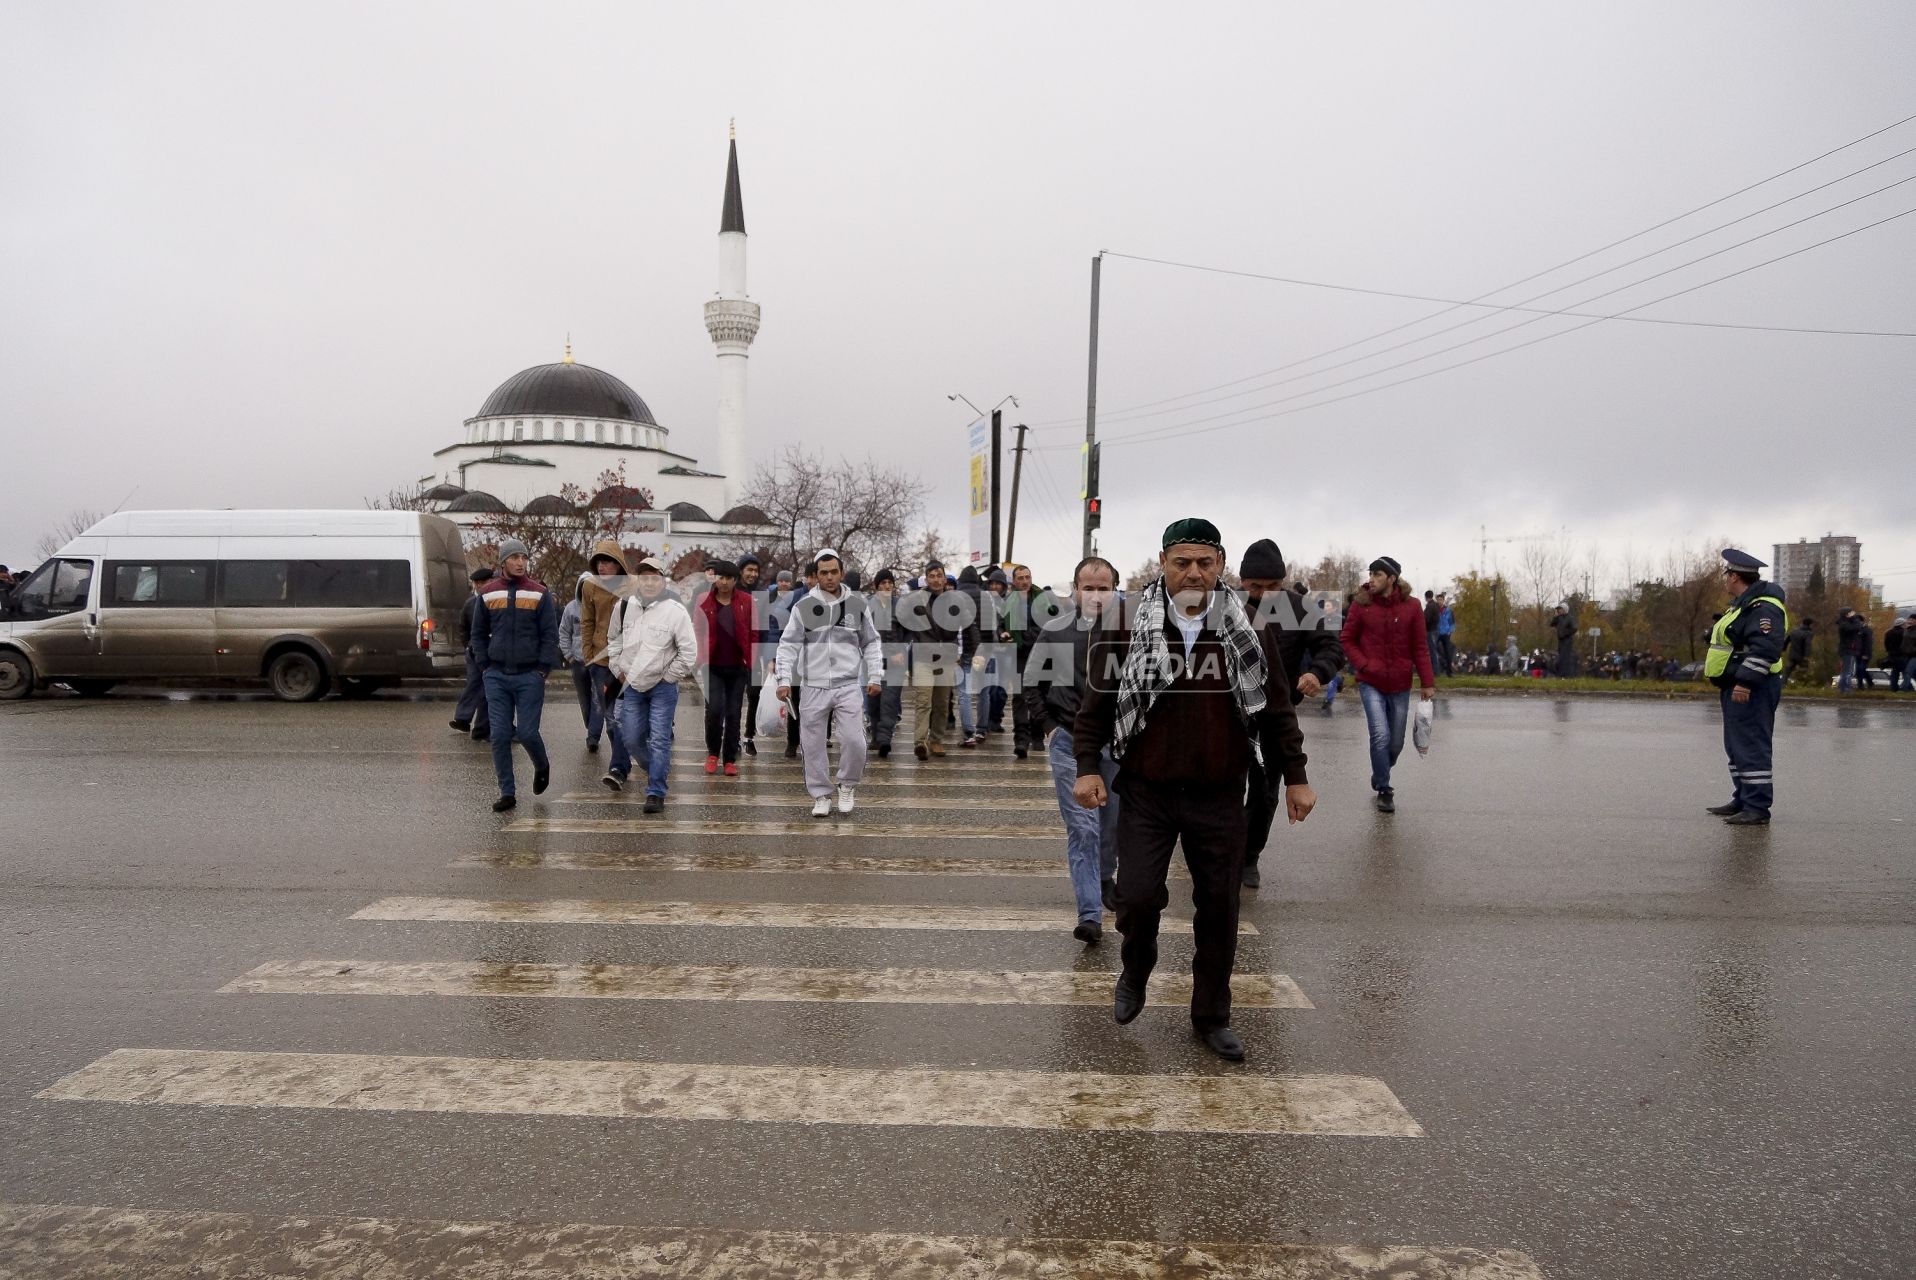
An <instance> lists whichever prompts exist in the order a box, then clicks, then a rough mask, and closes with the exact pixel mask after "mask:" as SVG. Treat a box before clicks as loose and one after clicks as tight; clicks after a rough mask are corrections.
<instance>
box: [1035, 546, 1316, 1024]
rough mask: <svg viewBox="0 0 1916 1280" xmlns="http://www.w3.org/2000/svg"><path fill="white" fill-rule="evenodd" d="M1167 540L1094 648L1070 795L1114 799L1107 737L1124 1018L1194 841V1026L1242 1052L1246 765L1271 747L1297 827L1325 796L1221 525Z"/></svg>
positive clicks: (1137, 1004)
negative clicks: (1237, 985) (1174, 871)
mask: <svg viewBox="0 0 1916 1280" xmlns="http://www.w3.org/2000/svg"><path fill="white" fill-rule="evenodd" d="M1162 545H1163V554H1162V555H1161V556H1160V558H1159V567H1160V569H1161V571H1162V576H1161V577H1159V578H1158V580H1157V581H1155V582H1153V583H1151V584H1150V585H1149V586H1147V587H1145V588H1144V589H1143V590H1141V591H1139V592H1138V593H1137V596H1136V598H1135V600H1134V601H1133V602H1132V604H1131V608H1130V609H1129V610H1128V611H1127V612H1128V613H1129V614H1130V616H1128V617H1126V618H1125V619H1123V620H1122V621H1121V623H1120V625H1119V626H1117V627H1115V628H1112V629H1111V630H1110V631H1108V632H1104V633H1102V634H1101V635H1100V637H1099V639H1098V640H1096V641H1095V642H1093V643H1092V645H1091V646H1090V649H1089V651H1088V653H1087V655H1086V656H1087V659H1088V661H1089V662H1090V666H1091V671H1090V675H1089V678H1088V679H1087V681H1086V683H1085V691H1084V696H1083V698H1082V699H1081V700H1080V702H1079V706H1078V716H1077V720H1076V721H1075V723H1074V724H1073V726H1072V746H1073V749H1074V751H1075V753H1076V755H1077V763H1078V781H1077V785H1076V787H1074V788H1073V792H1072V798H1073V799H1074V800H1076V801H1077V803H1078V804H1080V805H1082V806H1083V807H1084V808H1087V809H1098V808H1102V807H1103V806H1104V804H1105V802H1106V800H1107V799H1108V796H1107V794H1106V792H1105V785H1104V777H1103V770H1102V768H1101V764H1100V757H1101V756H1102V755H1103V752H1104V749H1105V747H1106V746H1109V747H1110V748H1111V754H1112V756H1113V758H1114V759H1116V761H1117V762H1118V774H1117V778H1116V780H1115V782H1114V783H1113V786H1114V787H1115V789H1116V791H1117V794H1118V797H1119V799H1120V800H1122V801H1123V803H1122V804H1120V805H1119V806H1118V885H1117V914H1118V931H1119V932H1120V933H1122V934H1123V935H1124V951H1123V957H1124V970H1123V972H1122V973H1120V974H1119V975H1118V981H1117V987H1116V990H1115V991H1114V992H1113V993H1112V1002H1111V1013H1112V1016H1113V1017H1114V1018H1116V1019H1117V1021H1118V1022H1120V1023H1127V1022H1130V1021H1131V1020H1132V1019H1133V1018H1135V1017H1137V1016H1138V1013H1139V1012H1140V1011H1141V1010H1142V1009H1143V1008H1144V995H1145V987H1146V984H1147V983H1148V982H1149V981H1150V977H1151V971H1152V969H1154V968H1155V967H1156V966H1157V959H1158V918H1159V916H1160V915H1161V914H1162V913H1163V911H1164V908H1165V906H1166V905H1167V904H1168V903H1169V901H1170V894H1169V892H1168V890H1167V889H1166V886H1165V880H1166V877H1167V876H1168V874H1169V873H1170V870H1171V854H1172V852H1173V850H1174V849H1175V848H1176V847H1177V846H1179V845H1180V844H1182V846H1183V849H1184V861H1185V864H1186V865H1187V866H1188V867H1189V868H1190V869H1191V901H1192V905H1193V906H1194V907H1195V908H1196V910H1195V914H1194V915H1193V918H1192V921H1191V926H1192V932H1193V933H1194V934H1195V935H1196V943H1197V946H1196V955H1195V956H1194V958H1193V960H1192V963H1191V1026H1192V1029H1193V1030H1194V1031H1195V1032H1196V1033H1197V1035H1198V1037H1199V1038H1200V1039H1201V1040H1203V1042H1204V1044H1205V1046H1206V1047H1207V1048H1209V1049H1210V1050H1211V1052H1213V1053H1215V1054H1217V1055H1218V1056H1219V1057H1221V1058H1224V1059H1226V1060H1228V1061H1231V1062H1240V1061H1242V1060H1243V1058H1244V1043H1243V1041H1241V1040H1239V1039H1238V1036H1237V1033H1236V1032H1235V1031H1233V1030H1232V1029H1231V1025H1230V1024H1231V967H1232V965H1233V964H1234V962H1235V960H1236V957H1237V915H1238V879H1239V877H1240V875H1241V874H1242V873H1243V869H1244V813H1243V809H1242V804H1243V800H1244V783H1245V776H1246V774H1247V773H1248V771H1249V769H1250V765H1251V762H1252V761H1253V760H1256V759H1259V758H1260V757H1261V758H1262V759H1263V760H1264V761H1265V762H1266V765H1267V767H1269V768H1272V769H1274V770H1277V771H1279V772H1281V773H1282V775H1283V777H1284V781H1285V783H1286V784H1287V786H1286V791H1285V803H1286V806H1287V808H1288V809H1289V812H1290V818H1291V821H1293V822H1301V821H1303V819H1304V818H1305V817H1306V815H1308V814H1309V813H1310V811H1311V808H1312V807H1313V806H1314V805H1315V804H1316V803H1317V796H1316V794H1315V793H1314V792H1313V791H1312V790H1311V787H1310V784H1309V782H1308V781H1306V779H1305V776H1304V765H1305V756H1304V736H1303V734H1302V733H1300V732H1299V731H1298V728H1297V715H1296V712H1295V711H1294V710H1293V709H1292V707H1291V700H1290V692H1289V689H1288V686H1289V684H1290V680H1289V678H1288V677H1287V676H1286V675H1285V674H1284V660H1283V658H1282V657H1280V656H1279V654H1278V651H1277V643H1276V640H1275V639H1274V638H1273V637H1272V636H1271V634H1270V633H1269V632H1268V631H1263V632H1260V631H1258V630H1256V629H1254V628H1253V627H1252V626H1251V623H1250V620H1249V619H1248V618H1246V617H1245V614H1244V606H1243V604H1242V603H1241V602H1240V601H1239V600H1238V598H1237V595H1236V593H1234V592H1232V591H1228V590H1223V591H1221V590H1219V589H1218V578H1219V576H1220V575H1221V574H1222V573H1223V571H1224V544H1223V539H1222V538H1221V537H1220V535H1219V534H1218V531H1217V526H1216V525H1214V524H1212V523H1211V522H1210V521H1209V520H1199V519H1185V520H1179V521H1177V522H1175V523H1173V524H1172V525H1171V526H1170V527H1169V528H1168V529H1166V530H1165V531H1164V539H1163V544H1162Z"/></svg>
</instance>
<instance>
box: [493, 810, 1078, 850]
mask: <svg viewBox="0 0 1916 1280" xmlns="http://www.w3.org/2000/svg"><path fill="white" fill-rule="evenodd" d="M668 803H669V802H668ZM505 829H506V830H507V831H515V832H517V831H538V832H546V833H550V834H556V835H615V836H639V835H645V836H656V835H667V836H857V837H859V838H860V839H865V840H885V839H892V840H896V839H899V838H901V837H902V838H906V839H914V840H1048V841H1052V842H1054V843H1056V842H1061V841H1062V840H1063V839H1064V828H1063V827H1061V826H1011V825H1008V824H1005V823H992V824H986V823H952V824H949V825H944V824H938V823H925V822H860V821H859V820H858V818H857V817H856V815H854V816H852V817H850V818H837V817H833V818H805V819H795V820H793V821H790V822H783V821H772V822H753V821H745V820H730V819H724V818H711V819H700V818H665V817H657V818H517V819H515V820H513V821H511V822H508V823H507V824H506V827H505Z"/></svg>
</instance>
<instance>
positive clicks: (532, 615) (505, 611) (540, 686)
mask: <svg viewBox="0 0 1916 1280" xmlns="http://www.w3.org/2000/svg"><path fill="white" fill-rule="evenodd" d="M528 559H529V556H528V554H527V552H526V544H525V543H523V542H521V541H519V540H518V539H517V538H507V539H506V540H505V541H504V542H502V543H500V544H499V576H498V577H496V578H494V579H493V580H492V581H490V582H488V583H486V585H485V587H484V588H483V589H482V590H481V591H480V593H479V599H480V603H481V605H482V606H483V607H482V608H481V609H480V610H479V611H478V612H477V614H476V615H475V616H474V618H473V628H472V647H473V649H474V650H475V651H476V652H477V653H478V655H479V663H480V666H481V668H482V669H483V670H484V671H485V673H486V674H485V680H486V704H487V712H488V714H489V715H490V717H491V719H492V767H493V771H494V772H495V773H497V774H498V775H499V798H498V799H497V800H495V801H493V802H492V809H493V812H495V813H504V812H505V811H506V810H507V809H510V808H512V807H513V806H514V805H516V804H518V803H519V801H518V795H517V793H518V787H517V784H516V783H515V781H514V779H513V773H512V742H513V739H514V738H517V739H518V740H519V743H520V744H521V745H522V746H524V747H525V749H526V755H528V756H530V757H531V758H532V794H534V795H539V794H541V793H542V792H544V791H545V789H546V783H547V782H548V781H549V780H550V778H551V764H550V762H549V761H548V760H547V759H546V744H545V740H544V739H543V738H541V737H540V736H539V716H540V713H541V712H542V711H543V710H544V709H545V703H546V676H547V675H548V674H549V673H550V672H551V670H552V668H553V667H555V666H557V665H558V662H559V611H558V609H557V608H556V607H555V606H554V605H553V603H552V592H550V591H548V590H547V589H546V585H545V584H544V583H543V582H540V581H539V580H538V579H536V578H534V577H532V576H531V575H530V574H529V573H528V572H527V560H528Z"/></svg>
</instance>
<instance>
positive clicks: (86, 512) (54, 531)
mask: <svg viewBox="0 0 1916 1280" xmlns="http://www.w3.org/2000/svg"><path fill="white" fill-rule="evenodd" d="M105 518H106V516H105V514H104V513H102V512H99V511H95V510H93V509H92V508H90V507H81V508H79V509H78V510H75V511H69V512H68V513H67V514H66V517H65V518H64V519H62V520H60V521H59V522H58V523H56V524H55V525H54V526H53V528H51V529H49V530H48V531H47V532H46V533H43V534H41V535H40V540H39V541H38V542H36V543H34V544H33V549H34V551H35V552H37V553H38V554H39V556H40V558H41V559H42V560H45V559H46V558H47V557H48V556H52V555H55V554H57V553H58V552H59V550H60V548H61V547H64V546H65V545H66V544H67V543H69V542H71V541H73V540H74V539H75V538H77V537H79V536H80V535H81V534H83V533H85V532H86V531H87V530H88V529H91V528H92V527H93V526H94V525H96V524H98V523H100V521H102V520H104V519H105Z"/></svg>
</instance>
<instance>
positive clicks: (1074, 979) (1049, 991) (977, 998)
mask: <svg viewBox="0 0 1916 1280" xmlns="http://www.w3.org/2000/svg"><path fill="white" fill-rule="evenodd" d="M1231 987H1232V997H1233V1003H1234V1004H1235V1005H1236V1006H1237V1007H1238V1008H1240V1009H1308V1008H1310V1007H1311V1002H1310V1000H1309V999H1307V998H1306V997H1305V995H1304V993H1303V992H1302V991H1300V990H1298V987H1297V983H1296V982H1294V981H1292V980H1291V979H1290V978H1289V977H1287V976H1285V975H1283V974H1241V975H1239V976H1238V977H1237V978H1236V979H1235V980H1234V981H1233V982H1232V984H1231ZM1155 989H1156V991H1157V994H1158V995H1159V997H1160V998H1161V999H1162V1000H1164V1001H1165V1002H1167V1003H1173V1004H1181V1003H1183V1002H1185V1001H1188V1000H1189V999H1190V998H1191V979H1190V976H1189V975H1188V974H1168V975H1166V976H1165V978H1164V980H1163V981H1162V982H1159V983H1157V984H1155ZM220 990H221V991H223V992H232V993H239V994H249V995H322V996H328V995H373V996H523V997H534V998H536V997H558V998H564V999H578V1000H738V1001H794V1000H797V1001H821V1002H826V1003H854V1004H1084V1005H1104V1004H1108V1003H1110V1000H1111V980H1110V978H1109V977H1107V976H1106V975H1104V974H1102V973H1087V972H1075V971H1071V970H1062V971H1057V972H1049V973H1009V972H997V971H989V970H975V969H971V970H968V969H799V968H764V967H758V966H752V965H704V966H699V965H626V964H589V965H581V964H538V963H512V962H507V963H497V964H494V963H487V962H478V961H464V960H460V961H450V962H448V961H417V962H412V963H404V962H394V961H386V960H294V961H269V962H268V963H266V964H263V965H260V966H259V967H258V968H256V969H254V970H253V971H252V972H251V973H248V974H247V975H246V976H244V977H242V978H236V979H234V980H233V981H232V982H229V983H227V984H226V985H225V986H224V987H221V988H220Z"/></svg>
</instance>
